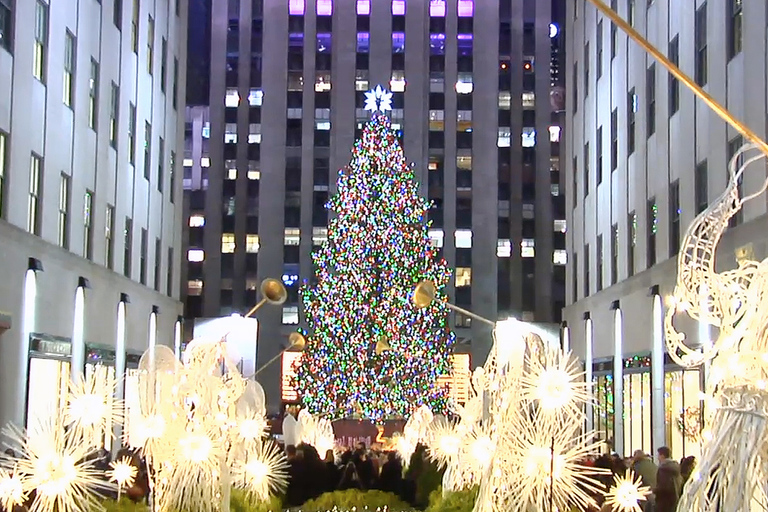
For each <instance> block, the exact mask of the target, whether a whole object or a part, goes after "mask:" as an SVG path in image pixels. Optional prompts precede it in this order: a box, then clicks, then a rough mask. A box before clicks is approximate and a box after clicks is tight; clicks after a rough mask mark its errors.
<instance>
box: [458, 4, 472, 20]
mask: <svg viewBox="0 0 768 512" xmlns="http://www.w3.org/2000/svg"><path fill="white" fill-rule="evenodd" d="M457 7H458V12H459V18H471V17H472V15H473V14H474V13H475V2H474V1H473V0H459V4H458V6H457Z"/></svg>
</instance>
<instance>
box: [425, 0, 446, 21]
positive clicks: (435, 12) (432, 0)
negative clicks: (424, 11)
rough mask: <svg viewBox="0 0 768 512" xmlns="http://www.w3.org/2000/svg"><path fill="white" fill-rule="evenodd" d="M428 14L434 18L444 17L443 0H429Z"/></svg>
mask: <svg viewBox="0 0 768 512" xmlns="http://www.w3.org/2000/svg"><path fill="white" fill-rule="evenodd" d="M429 15H430V16H432V17H434V18H444V17H445V0H429Z"/></svg>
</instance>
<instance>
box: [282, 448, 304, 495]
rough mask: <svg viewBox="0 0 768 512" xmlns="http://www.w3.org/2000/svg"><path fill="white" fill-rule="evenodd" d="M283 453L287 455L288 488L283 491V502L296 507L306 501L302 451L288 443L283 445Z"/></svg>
mask: <svg viewBox="0 0 768 512" xmlns="http://www.w3.org/2000/svg"><path fill="white" fill-rule="evenodd" d="M285 454H286V455H287V457H288V489H286V491H285V504H286V505H287V506H288V507H298V506H299V505H301V504H302V503H304V502H305V501H306V499H305V498H306V484H305V482H304V476H305V471H304V460H303V453H302V452H300V451H299V450H297V449H296V447H295V446H294V445H292V444H290V445H288V446H286V447H285Z"/></svg>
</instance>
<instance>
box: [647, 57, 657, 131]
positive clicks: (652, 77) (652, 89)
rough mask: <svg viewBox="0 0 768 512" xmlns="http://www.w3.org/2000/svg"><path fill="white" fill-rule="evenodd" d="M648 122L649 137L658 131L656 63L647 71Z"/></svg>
mask: <svg viewBox="0 0 768 512" xmlns="http://www.w3.org/2000/svg"><path fill="white" fill-rule="evenodd" d="M645 88H646V89H645V95H646V98H647V99H646V106H647V110H646V114H645V115H646V123H647V125H646V126H647V137H650V136H651V135H653V134H654V133H656V63H653V64H651V67H649V68H648V69H647V71H646V73H645Z"/></svg>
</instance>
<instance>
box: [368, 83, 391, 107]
mask: <svg viewBox="0 0 768 512" xmlns="http://www.w3.org/2000/svg"><path fill="white" fill-rule="evenodd" d="M364 108H365V110H367V111H368V112H381V113H384V112H387V111H389V110H392V93H391V92H390V91H388V90H386V89H384V88H382V87H381V86H380V85H377V86H376V88H375V89H372V90H370V91H368V92H366V93H365V107H364Z"/></svg>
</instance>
